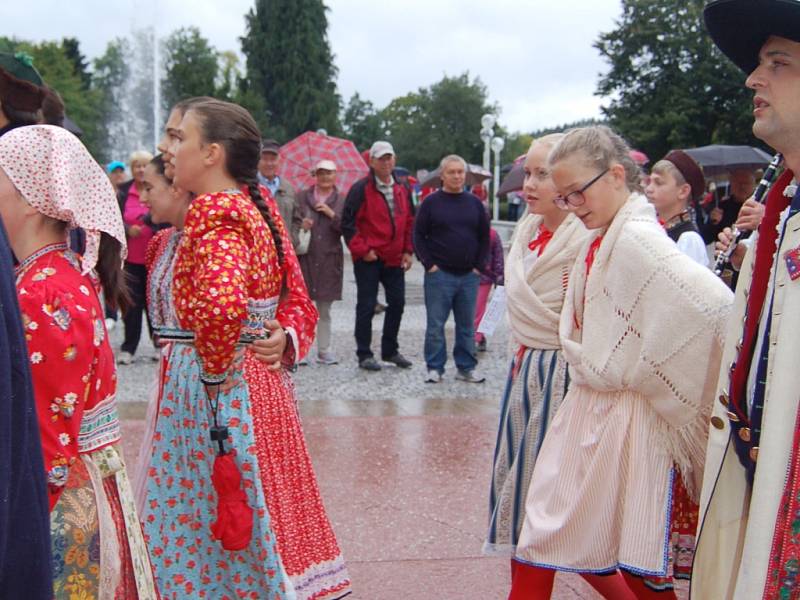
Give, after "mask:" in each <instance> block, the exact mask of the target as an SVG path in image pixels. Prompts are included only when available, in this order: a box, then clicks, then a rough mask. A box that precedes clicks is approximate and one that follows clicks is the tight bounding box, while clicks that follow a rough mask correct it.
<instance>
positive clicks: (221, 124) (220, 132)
mask: <svg viewBox="0 0 800 600" xmlns="http://www.w3.org/2000/svg"><path fill="white" fill-rule="evenodd" d="M187 112H193V113H196V114H197V115H199V117H200V121H201V129H202V131H203V139H204V140H205V141H206V142H211V143H218V144H221V145H222V146H224V148H225V169H226V170H227V172H228V174H229V175H230V176H231V177H232V178H233V179H235V180H236V182H237V183H238V184H239V185H245V186H247V191H248V192H249V194H250V198H251V200H252V201H253V204H255V205H256V208H258V212H260V213H261V216H262V217H264V221H266V223H267V227H269V231H270V234H271V235H272V239H273V241H274V242H275V250H276V251H277V254H278V265H279V266H281V267H283V265H284V258H285V252H284V249H283V237H282V236H281V231H280V229H278V226H277V225H276V223H275V219H274V218H273V215H272V213H271V212H270V209H269V206H268V205H267V202H266V200H264V197H263V196H262V195H261V190H260V189H259V185H258V162H259V160H260V158H261V133H260V132H259V130H258V125H256V122H255V119H253V116H252V115H251V114H250V113H249V112H247V111H246V110H245V109H244V108H242V107H241V106H239V105H237V104H232V103H230V102H223V101H221V100H214V99H211V100H203V99H193V100H192V104H191V106H189V107H188V108H187Z"/></svg>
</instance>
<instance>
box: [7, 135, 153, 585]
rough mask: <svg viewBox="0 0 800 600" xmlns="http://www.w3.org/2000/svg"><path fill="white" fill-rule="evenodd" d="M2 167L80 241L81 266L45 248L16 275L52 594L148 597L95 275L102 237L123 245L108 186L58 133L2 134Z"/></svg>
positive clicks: (64, 251)
mask: <svg viewBox="0 0 800 600" xmlns="http://www.w3.org/2000/svg"><path fill="white" fill-rule="evenodd" d="M0 167H2V169H3V170H4V171H5V173H6V174H7V175H8V176H9V178H10V179H11V180H12V182H13V183H14V185H15V187H16V188H17V189H18V190H19V191H20V193H21V194H22V196H23V198H24V199H25V200H26V201H27V202H28V203H30V204H31V205H32V206H33V207H34V208H36V209H37V210H38V211H39V212H40V213H42V214H44V215H46V216H48V217H50V218H53V219H56V220H59V221H64V222H66V223H68V224H70V225H71V226H73V227H82V228H84V230H85V231H86V234H87V251H86V255H85V256H84V257H82V258H81V257H79V256H78V255H76V254H75V253H73V252H72V251H70V250H69V249H68V247H67V244H66V243H57V244H51V245H47V246H44V247H42V248H40V249H38V250H37V251H36V252H34V253H33V254H31V255H30V256H28V257H26V258H24V259H23V260H22V262H21V263H20V265H19V266H18V267H17V269H16V275H17V281H16V284H17V291H18V295H19V302H20V309H21V311H22V318H23V323H24V327H25V336H26V340H27V344H28V351H29V356H30V362H31V372H32V375H33V387H34V393H35V397H36V404H37V409H38V415H39V429H40V433H41V440H42V447H43V450H44V458H45V469H46V471H47V473H46V476H47V483H48V490H49V496H50V522H51V536H52V549H53V563H54V564H53V576H54V594H55V596H56V597H67V596H69V597H70V598H85V599H90V598H99V597H109V598H110V597H112V596H115V597H117V598H140V599H144V598H147V599H150V598H156V597H157V595H156V592H155V587H154V583H153V576H152V570H151V567H150V563H149V559H148V555H147V550H146V548H145V546H144V540H143V537H142V531H141V526H140V525H139V520H138V517H137V515H136V511H135V509H134V507H133V497H132V494H131V489H130V483H129V481H128V478H127V474H126V471H125V463H124V461H123V458H122V452H121V451H120V449H119V445H118V443H119V440H120V427H119V420H118V417H117V411H116V404H115V393H116V387H117V377H116V370H115V365H114V356H113V353H112V350H111V346H110V344H109V342H108V338H107V334H106V329H105V324H104V321H103V316H104V313H103V308H102V305H101V303H100V300H99V297H98V293H99V290H100V286H99V283H98V279H97V277H96V276H95V274H94V272H93V271H92V269H93V267H94V264H95V262H96V259H97V252H98V247H99V236H100V232H101V231H103V232H106V233H108V234H110V235H112V236H114V237H116V238H117V240H119V241H120V242H121V243H122V245H123V248H124V240H125V237H124V233H123V231H122V222H121V219H120V216H119V211H118V209H117V207H116V200H115V197H114V192H113V189H112V187H111V184H110V183H109V181H108V179H107V178H106V176H105V174H104V173H103V171H102V169H101V168H100V167H99V166H98V165H97V164H96V163H95V162H94V161H93V160H92V158H91V156H90V155H89V153H88V152H87V151H86V149H85V148H84V147H83V146H82V145H81V143H80V142H79V141H78V140H77V138H75V137H74V136H73V135H72V134H70V133H68V132H67V131H66V130H64V129H61V128H58V127H50V126H33V127H23V128H19V129H16V130H14V131H12V132H10V133H8V134H6V135H5V136H3V137H2V138H0ZM115 211H116V212H115ZM106 590H111V592H109V593H106Z"/></svg>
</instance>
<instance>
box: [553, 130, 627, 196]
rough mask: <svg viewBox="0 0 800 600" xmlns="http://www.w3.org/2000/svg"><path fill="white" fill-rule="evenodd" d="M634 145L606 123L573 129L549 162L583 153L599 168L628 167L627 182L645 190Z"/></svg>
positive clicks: (589, 161) (559, 143)
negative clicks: (632, 156) (636, 160)
mask: <svg viewBox="0 0 800 600" xmlns="http://www.w3.org/2000/svg"><path fill="white" fill-rule="evenodd" d="M630 151H631V149H630V147H629V146H628V144H627V142H625V140H624V139H622V137H620V136H619V135H618V134H616V133H614V131H612V130H611V129H610V128H609V127H606V126H605V125H594V126H592V127H580V128H577V129H570V130H569V131H568V132H567V133H566V134H565V135H564V137H563V138H562V139H561V141H560V142H558V143H557V144H556V145H555V147H554V148H553V149H552V150H551V151H550V155H549V156H548V159H547V160H548V162H549V163H550V164H551V165H553V164H555V163H557V162H559V161H561V160H564V159H565V158H567V157H569V156H572V155H573V154H579V153H580V154H582V155H583V156H584V157H585V159H586V163H587V164H589V165H591V166H594V167H596V168H597V169H599V170H601V171H602V170H603V169H608V168H610V167H611V165H612V164H614V163H619V164H621V165H622V166H623V167H624V168H625V184H626V186H627V188H628V190H630V191H631V192H641V191H642V185H641V182H640V180H639V178H640V175H641V171H640V170H639V166H638V165H637V164H636V163H635V162H633V159H632V158H631V157H630Z"/></svg>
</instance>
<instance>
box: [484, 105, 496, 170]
mask: <svg viewBox="0 0 800 600" xmlns="http://www.w3.org/2000/svg"><path fill="white" fill-rule="evenodd" d="M494 124H495V118H494V115H493V114H490V113H486V114H485V115H483V116H482V117H481V140H483V168H484V169H486V170H487V171H488V170H489V162H490V161H491V158H492V155H491V152H490V151H489V143H490V142H491V141H492V137H493V136H494V129H492V127H494Z"/></svg>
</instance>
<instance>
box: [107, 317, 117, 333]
mask: <svg viewBox="0 0 800 600" xmlns="http://www.w3.org/2000/svg"><path fill="white" fill-rule="evenodd" d="M116 324H117V321H116V320H115V319H112V318H111V317H108V318H107V319H106V331H112V330H113V329H114V327H115V326H116Z"/></svg>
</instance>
